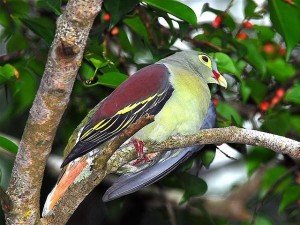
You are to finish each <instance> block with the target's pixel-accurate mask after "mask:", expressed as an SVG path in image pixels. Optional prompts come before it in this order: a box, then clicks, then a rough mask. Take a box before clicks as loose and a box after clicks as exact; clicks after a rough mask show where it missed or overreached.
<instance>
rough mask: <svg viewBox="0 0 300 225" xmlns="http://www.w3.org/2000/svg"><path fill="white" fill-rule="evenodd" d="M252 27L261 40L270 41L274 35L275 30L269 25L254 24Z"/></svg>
mask: <svg viewBox="0 0 300 225" xmlns="http://www.w3.org/2000/svg"><path fill="white" fill-rule="evenodd" d="M253 28H254V30H256V31H257V38H258V39H259V40H260V41H261V42H270V41H272V40H273V38H274V36H275V31H274V30H272V28H271V27H267V26H260V25H254V27H253Z"/></svg>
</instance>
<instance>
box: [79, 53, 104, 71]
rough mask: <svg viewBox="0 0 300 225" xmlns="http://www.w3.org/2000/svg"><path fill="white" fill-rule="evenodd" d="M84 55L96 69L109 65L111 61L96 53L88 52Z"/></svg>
mask: <svg viewBox="0 0 300 225" xmlns="http://www.w3.org/2000/svg"><path fill="white" fill-rule="evenodd" d="M84 57H85V58H86V59H87V60H88V61H90V62H91V63H92V64H93V66H94V67H95V68H96V70H98V69H99V68H102V67H104V66H107V64H108V63H109V61H107V60H106V59H104V58H103V57H101V56H99V55H97V54H94V53H89V54H86V55H85V56H84Z"/></svg>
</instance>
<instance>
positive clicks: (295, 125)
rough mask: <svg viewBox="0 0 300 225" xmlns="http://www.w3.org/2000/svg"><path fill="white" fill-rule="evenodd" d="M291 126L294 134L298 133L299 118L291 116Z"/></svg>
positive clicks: (299, 128)
mask: <svg viewBox="0 0 300 225" xmlns="http://www.w3.org/2000/svg"><path fill="white" fill-rule="evenodd" d="M291 125H292V128H293V129H294V130H295V131H296V132H298V133H300V116H291Z"/></svg>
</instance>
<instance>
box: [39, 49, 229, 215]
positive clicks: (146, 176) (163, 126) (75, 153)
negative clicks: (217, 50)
mask: <svg viewBox="0 0 300 225" xmlns="http://www.w3.org/2000/svg"><path fill="white" fill-rule="evenodd" d="M208 83H215V84H219V85H221V86H223V87H225V88H226V87H227V82H226V80H225V79H224V77H223V76H221V75H220V73H219V72H218V70H217V65H216V63H215V61H214V60H213V59H212V58H211V57H210V56H209V55H207V54H205V53H202V52H198V51H182V52H177V53H175V54H173V55H171V56H169V57H167V58H164V59H162V60H160V61H158V62H157V63H155V64H153V65H150V66H147V67H144V68H143V69H141V70H139V71H137V72H136V73H135V74H133V75H131V76H130V77H129V78H128V79H127V80H126V81H125V82H123V83H122V84H121V85H120V86H119V87H118V88H117V89H115V90H114V91H113V92H112V93H111V94H110V95H109V96H108V97H107V98H105V99H104V100H103V101H102V102H100V103H99V104H98V105H97V106H96V107H95V109H93V110H92V113H90V114H89V115H88V116H87V118H86V119H84V120H83V122H82V123H81V124H80V125H79V127H78V128H77V131H76V132H74V133H75V134H73V137H71V138H70V140H69V143H68V146H67V147H68V148H71V149H72V150H71V151H70V153H69V154H68V155H67V157H66V158H65V160H64V161H63V163H62V166H61V167H64V168H63V170H62V174H61V175H60V178H59V181H58V183H57V184H56V185H55V187H54V189H53V190H52V192H51V193H50V194H49V195H48V198H47V201H46V203H45V206H44V210H43V215H44V216H45V215H47V214H48V213H49V212H50V211H51V209H52V208H53V207H54V206H55V204H56V203H57V202H58V201H59V199H60V198H61V196H63V194H64V193H65V191H66V190H67V189H68V187H69V186H70V185H71V184H73V183H74V182H75V183H76V178H77V177H78V176H80V175H81V173H83V171H86V170H85V168H90V166H91V164H92V162H93V160H94V156H95V154H101V152H99V150H98V149H101V148H99V147H101V145H102V144H104V143H106V142H109V141H110V140H112V139H113V138H114V137H116V136H117V135H118V134H119V133H120V132H121V131H123V130H124V129H126V128H127V127H128V126H130V125H131V124H132V123H134V122H135V121H137V120H138V119H139V118H141V117H142V116H143V115H145V114H150V115H154V121H153V122H151V123H150V124H148V125H146V126H145V127H143V128H142V129H141V130H140V131H138V132H137V133H136V134H134V135H133V136H132V137H131V139H130V140H128V142H131V143H132V144H134V147H135V149H136V151H137V154H138V157H139V159H138V160H136V161H134V162H131V163H130V167H133V168H135V169H133V170H131V171H129V173H128V174H124V175H123V176H121V177H120V178H119V179H118V180H117V181H116V182H115V183H114V184H113V185H112V187H110V188H109V189H108V190H107V192H106V193H105V194H104V196H103V200H104V201H110V200H113V199H115V198H119V197H121V196H123V195H126V194H129V193H132V192H135V191H137V190H139V189H140V188H142V187H145V186H147V185H150V184H152V183H154V182H155V181H157V180H158V179H160V178H161V177H163V176H165V175H166V174H168V173H169V172H171V171H172V170H173V169H175V168H176V166H177V165H179V164H180V163H181V162H182V161H184V160H185V159H187V158H188V157H189V156H190V155H191V154H192V153H193V152H195V151H198V150H199V149H201V146H193V147H187V148H182V149H176V150H172V151H167V152H161V153H158V154H156V156H155V157H154V158H151V159H149V158H147V156H143V147H144V146H143V141H145V140H153V141H158V142H159V141H163V140H165V139H167V138H168V137H170V136H174V135H191V134H195V133H197V132H198V131H199V130H200V129H205V128H211V127H213V126H214V123H215V109H214V106H213V105H212V103H211V95H210V90H209V87H208ZM70 146H71V147H70ZM95 151H96V153H95ZM97 151H98V152H97ZM141 159H142V160H141ZM125 167H126V166H125Z"/></svg>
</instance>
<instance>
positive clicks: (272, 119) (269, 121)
mask: <svg viewBox="0 0 300 225" xmlns="http://www.w3.org/2000/svg"><path fill="white" fill-rule="evenodd" d="M290 126H291V123H290V114H289V113H288V112H285V111H284V112H279V113H277V114H275V115H272V116H269V117H267V118H266V119H265V121H264V123H263V125H262V129H263V130H264V131H267V132H270V133H273V134H278V135H281V136H285V135H286V134H287V132H288V131H289V129H290Z"/></svg>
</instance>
